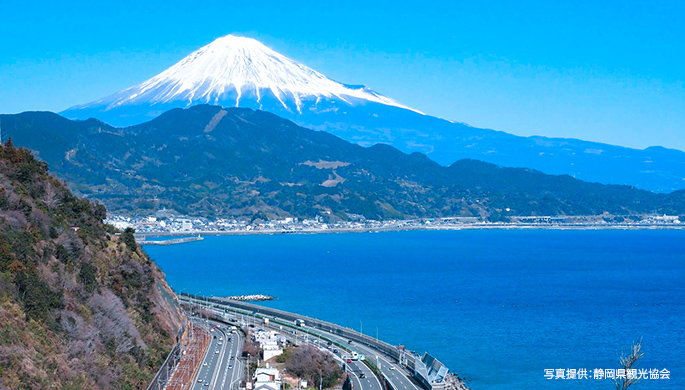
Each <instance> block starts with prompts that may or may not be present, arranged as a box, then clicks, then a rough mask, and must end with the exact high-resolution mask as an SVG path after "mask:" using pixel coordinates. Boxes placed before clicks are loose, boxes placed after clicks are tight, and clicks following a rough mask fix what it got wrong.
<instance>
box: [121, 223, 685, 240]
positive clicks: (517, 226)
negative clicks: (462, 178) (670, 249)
mask: <svg viewBox="0 0 685 390" xmlns="http://www.w3.org/2000/svg"><path fill="white" fill-rule="evenodd" d="M490 229H497V230H531V229H540V230H683V229H685V226H678V225H632V224H630V225H629V224H625V225H599V224H598V225H578V224H569V225H543V224H464V225H459V226H456V225H455V226H406V227H404V226H399V227H378V228H366V227H364V228H344V229H298V230H288V229H280V230H276V229H273V230H271V229H270V230H262V229H255V230H249V231H246V230H189V231H169V232H145V233H135V234H134V235H135V237H136V239H138V238H142V239H145V238H147V237H175V236H193V235H194V236H197V235H205V236H248V235H273V234H330V233H369V232H371V233H379V232H396V231H397V232H399V231H419V230H426V231H429V230H490ZM141 243H145V241H141ZM167 245H171V244H167Z"/></svg>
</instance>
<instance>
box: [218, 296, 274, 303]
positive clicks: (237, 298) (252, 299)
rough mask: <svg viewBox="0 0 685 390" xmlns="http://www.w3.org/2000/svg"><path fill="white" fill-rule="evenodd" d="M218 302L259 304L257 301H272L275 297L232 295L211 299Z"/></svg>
mask: <svg viewBox="0 0 685 390" xmlns="http://www.w3.org/2000/svg"><path fill="white" fill-rule="evenodd" d="M213 298H214V299H218V300H220V301H244V302H259V301H273V300H275V299H276V297H272V296H271V295H263V294H253V295H233V296H230V297H213Z"/></svg>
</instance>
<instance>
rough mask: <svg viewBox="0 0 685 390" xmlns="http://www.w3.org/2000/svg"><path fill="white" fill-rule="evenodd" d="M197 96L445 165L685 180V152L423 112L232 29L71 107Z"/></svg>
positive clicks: (91, 108)
mask: <svg viewBox="0 0 685 390" xmlns="http://www.w3.org/2000/svg"><path fill="white" fill-rule="evenodd" d="M197 104H215V105H221V106H224V107H247V108H253V109H259V110H264V111H269V112H272V113H275V114H277V115H279V116H281V117H284V118H287V119H290V120H292V121H294V122H295V123H297V124H299V125H301V126H304V127H307V128H311V129H315V130H325V131H328V132H330V133H332V134H335V135H337V136H339V137H341V138H343V139H345V140H348V141H350V142H354V143H358V144H360V145H363V146H371V145H374V144H376V143H387V144H390V145H392V146H394V147H396V148H397V149H399V150H401V151H404V152H406V153H412V152H417V151H418V152H422V153H425V154H426V155H427V156H428V157H429V158H431V159H432V160H434V161H437V162H438V163H440V164H442V165H446V166H447V165H450V164H452V163H453V162H455V161H457V160H460V159H465V158H469V159H476V160H482V161H486V162H491V163H494V164H498V165H502V166H509V167H527V168H533V169H537V170H540V171H542V172H545V173H550V174H568V175H572V176H574V177H576V178H579V179H582V180H586V181H591V182H600V183H605V184H625V185H632V186H635V187H637V188H642V189H646V190H650V191H656V192H670V191H673V190H678V189H684V188H685V152H682V151H679V150H673V149H666V148H663V147H650V148H647V149H645V150H638V149H631V148H625V147H620V146H613V145H607V144H601V143H596V142H588V141H581V140H576V139H562V138H546V137H538V136H535V137H519V136H514V135H511V134H507V133H504V132H501V131H494V130H488V129H479V128H475V127H471V126H468V125H465V124H462V123H454V122H451V121H448V120H444V119H440V118H436V117H432V116H430V115H425V114H423V113H421V112H418V111H416V110H413V109H411V108H410V107H407V106H406V105H403V104H401V103H399V102H397V101H395V100H393V99H391V98H388V97H385V96H383V95H381V94H380V93H378V92H375V91H373V90H371V89H369V88H367V87H365V86H361V85H356V86H355V85H346V84H342V83H339V82H336V81H333V80H331V79H329V78H327V77H326V76H324V75H322V74H321V73H319V72H316V71H314V70H312V69H310V68H308V67H306V66H304V65H302V64H299V63H297V62H295V61H293V60H291V59H288V58H286V57H284V56H282V55H280V54H278V53H276V52H275V51H273V50H271V49H269V48H267V47H266V46H264V45H263V44H261V43H260V42H258V41H256V40H254V39H250V38H242V37H235V36H232V35H228V36H226V37H222V38H219V39H217V40H215V41H214V42H212V43H210V44H209V45H207V46H204V47H202V48H200V49H199V50H197V51H195V52H193V53H191V54H190V55H189V56H187V57H186V58H184V59H183V60H181V61H180V62H178V63H177V64H176V65H174V66H172V67H171V68H169V69H167V70H166V71H164V72H162V73H160V74H159V75H157V76H155V77H153V78H151V79H149V80H147V81H145V82H143V83H141V84H139V85H136V86H134V87H131V88H128V89H125V90H123V91H121V92H118V93H115V94H113V95H110V96H108V97H105V98H103V99H99V100H97V101H94V102H91V103H87V104H84V105H79V106H75V107H71V108H69V109H68V110H65V111H63V112H62V113H61V114H62V115H64V116H65V117H68V118H75V119H88V118H90V117H94V118H98V119H101V120H103V121H105V122H107V123H109V124H112V125H114V126H128V125H133V124H139V123H142V122H145V121H148V120H151V119H153V118H155V117H156V116H158V115H160V114H162V113H163V112H165V111H167V110H169V109H172V108H178V107H189V106H193V105H197Z"/></svg>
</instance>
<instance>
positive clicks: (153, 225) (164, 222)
mask: <svg viewBox="0 0 685 390" xmlns="http://www.w3.org/2000/svg"><path fill="white" fill-rule="evenodd" d="M105 222H106V223H109V224H111V225H113V226H114V227H116V228H118V229H122V230H123V229H126V228H133V229H135V231H136V233H137V234H138V235H155V236H165V235H188V234H275V233H325V232H330V233H335V232H348V231H370V232H375V231H395V230H440V229H444V230H456V229H488V228H505V229H506V228H569V229H572V228H583V229H603V228H606V229H612V228H616V229H622V228H623V229H644V228H655V229H659V228H666V229H668V228H683V227H685V223H683V222H685V217H684V216H675V215H631V216H614V215H609V214H604V215H590V216H511V217H509V218H508V221H501V222H490V221H486V220H484V219H482V218H478V217H451V218H429V219H403V220H393V219H391V220H383V221H378V220H370V219H365V218H363V217H361V216H353V218H351V220H348V221H339V222H335V223H329V222H324V221H323V219H322V218H316V219H299V218H284V219H279V220H271V221H263V220H255V221H243V220H237V219H221V218H219V219H211V220H210V219H207V218H201V217H189V216H175V215H164V216H161V217H157V216H117V215H113V216H109V217H108V218H107V219H106V220H105Z"/></svg>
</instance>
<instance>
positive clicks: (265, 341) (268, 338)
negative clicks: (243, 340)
mask: <svg viewBox="0 0 685 390" xmlns="http://www.w3.org/2000/svg"><path fill="white" fill-rule="evenodd" d="M254 341H255V342H256V343H258V344H259V348H261V349H262V351H263V355H264V356H262V358H263V359H264V360H269V359H271V358H272V357H274V356H278V355H280V354H282V353H283V348H282V347H283V346H284V345H285V337H284V336H283V335H281V334H279V333H278V332H274V331H270V330H264V329H259V330H258V331H257V332H256V333H255V335H254Z"/></svg>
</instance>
